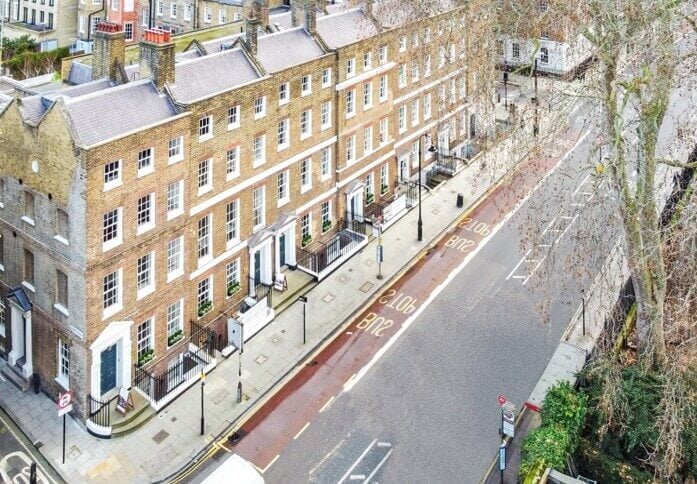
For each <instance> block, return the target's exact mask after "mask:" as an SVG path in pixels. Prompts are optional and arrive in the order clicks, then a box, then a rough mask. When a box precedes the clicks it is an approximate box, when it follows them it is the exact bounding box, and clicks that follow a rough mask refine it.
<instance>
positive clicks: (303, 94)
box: [300, 91, 312, 97]
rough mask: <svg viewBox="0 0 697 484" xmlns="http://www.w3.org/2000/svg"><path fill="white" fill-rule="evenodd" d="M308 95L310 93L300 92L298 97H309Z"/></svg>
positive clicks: (310, 92)
mask: <svg viewBox="0 0 697 484" xmlns="http://www.w3.org/2000/svg"><path fill="white" fill-rule="evenodd" d="M310 94H312V91H305V92H301V93H300V97H305V96H309V95H310Z"/></svg>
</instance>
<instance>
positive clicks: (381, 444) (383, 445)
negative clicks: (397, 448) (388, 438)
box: [378, 442, 392, 447]
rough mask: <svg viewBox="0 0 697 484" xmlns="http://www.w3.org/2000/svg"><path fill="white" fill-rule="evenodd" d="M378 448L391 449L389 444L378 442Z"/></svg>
mask: <svg viewBox="0 0 697 484" xmlns="http://www.w3.org/2000/svg"><path fill="white" fill-rule="evenodd" d="M378 447H392V444H390V443H389V442H378Z"/></svg>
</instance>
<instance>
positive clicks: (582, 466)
mask: <svg viewBox="0 0 697 484" xmlns="http://www.w3.org/2000/svg"><path fill="white" fill-rule="evenodd" d="M574 461H575V463H576V466H577V469H578V473H579V474H580V475H582V476H584V477H588V478H591V479H595V480H596V481H598V482H602V483H609V484H612V483H627V484H638V483H648V482H654V478H653V476H652V475H651V474H650V473H648V472H645V471H642V470H640V469H637V468H636V467H634V466H632V465H631V464H628V463H626V462H623V461H622V460H619V459H616V458H614V457H612V456H610V455H608V454H606V453H604V452H603V451H602V450H601V449H599V448H598V446H597V445H595V444H594V443H592V442H590V441H589V440H587V439H581V440H580V442H579V445H578V451H577V452H576V454H575V459H574Z"/></svg>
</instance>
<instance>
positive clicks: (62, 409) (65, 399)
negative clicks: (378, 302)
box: [56, 391, 73, 417]
mask: <svg viewBox="0 0 697 484" xmlns="http://www.w3.org/2000/svg"><path fill="white" fill-rule="evenodd" d="M56 403H57V404H58V416H59V417H60V416H61V415H65V414H66V413H70V411H71V410H72V409H73V394H72V392H70V391H67V392H64V393H59V394H58V401H57V402H56Z"/></svg>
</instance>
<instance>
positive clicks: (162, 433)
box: [152, 430, 169, 444]
mask: <svg viewBox="0 0 697 484" xmlns="http://www.w3.org/2000/svg"><path fill="white" fill-rule="evenodd" d="M167 437H169V433H167V431H165V430H160V431H159V432H158V433H156V434H155V435H153V437H152V440H154V441H155V443H158V444H161V443H162V441H163V440H165V439H166V438H167Z"/></svg>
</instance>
